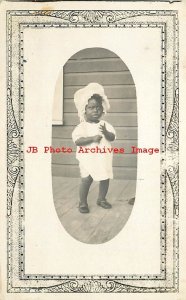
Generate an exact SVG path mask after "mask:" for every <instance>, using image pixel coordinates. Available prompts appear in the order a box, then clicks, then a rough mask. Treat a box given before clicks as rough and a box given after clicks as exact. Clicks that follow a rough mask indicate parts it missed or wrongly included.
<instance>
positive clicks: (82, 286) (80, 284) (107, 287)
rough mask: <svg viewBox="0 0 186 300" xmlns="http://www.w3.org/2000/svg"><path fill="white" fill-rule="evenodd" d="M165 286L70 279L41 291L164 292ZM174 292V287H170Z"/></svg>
mask: <svg viewBox="0 0 186 300" xmlns="http://www.w3.org/2000/svg"><path fill="white" fill-rule="evenodd" d="M165 290H166V291H167V289H166V288H164V287H157V288H152V287H138V286H133V285H128V284H122V283H119V282H117V281H114V280H101V281H98V280H83V281H79V280H70V281H68V282H65V283H63V284H59V285H55V286H50V287H47V288H39V292H42V293H45V292H48V293H61V292H67V293H142V292H148V293H151V292H164V291H165ZM168 290H169V292H173V291H174V288H172V287H171V288H168Z"/></svg>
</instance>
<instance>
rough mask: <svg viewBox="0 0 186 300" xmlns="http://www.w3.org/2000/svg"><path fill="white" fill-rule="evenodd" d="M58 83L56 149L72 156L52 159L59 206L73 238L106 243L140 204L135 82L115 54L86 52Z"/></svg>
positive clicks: (66, 67) (75, 58)
mask: <svg viewBox="0 0 186 300" xmlns="http://www.w3.org/2000/svg"><path fill="white" fill-rule="evenodd" d="M61 73H62V72H61ZM59 76H61V74H59ZM61 77H62V76H61ZM58 85H63V95H61V94H60V95H57V93H55V95H56V96H58V97H59V98H58V101H60V100H61V105H62V102H63V105H62V107H63V124H62V125H53V128H52V145H53V146H54V147H55V148H62V147H66V149H67V150H68V148H70V149H72V152H70V153H69V152H65V153H61V152H54V153H53V154H52V175H53V179H52V180H53V196H54V203H55V208H56V211H57V214H58V217H59V219H60V221H61V223H62V225H63V226H64V228H65V229H66V230H67V232H68V233H69V234H71V235H72V236H73V237H74V238H76V239H78V240H79V241H81V242H84V243H90V244H99V243H104V242H107V241H108V240H110V239H112V238H113V237H114V236H115V235H116V234H117V233H118V232H119V231H120V230H121V229H122V228H123V226H124V225H125V223H126V222H127V220H128V218H129V216H130V213H131V210H132V208H133V205H134V200H135V189H136V175H137V154H132V153H131V146H132V145H135V146H137V103H136V90H135V84H134V81H133V78H132V75H131V73H130V71H129V69H128V68H127V66H126V64H125V63H124V62H123V61H122V60H121V59H120V58H119V57H118V56H117V55H116V54H115V53H113V52H111V51H109V50H107V49H104V48H88V49H83V50H81V51H79V52H78V53H76V54H74V55H73V56H72V57H71V58H70V59H69V60H68V61H67V62H66V64H65V65H64V67H63V77H62V78H61V80H58V81H57V85H56V90H61V89H60V88H59V87H58ZM55 102H56V101H55V100H54V103H55ZM78 140H79V143H78ZM95 147H97V149H96V148H95ZM76 148H77V150H76ZM86 149H87V153H86ZM88 149H89V150H88ZM96 150H98V151H96ZM54 151H55V150H54ZM88 151H89V152H90V153H88ZM80 177H81V179H80ZM62 187H63V188H62Z"/></svg>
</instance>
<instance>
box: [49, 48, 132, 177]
mask: <svg viewBox="0 0 186 300" xmlns="http://www.w3.org/2000/svg"><path fill="white" fill-rule="evenodd" d="M63 80H64V82H63V84H64V95H63V96H64V103H63V105H64V124H63V125H56V126H53V130H52V132H53V136H52V145H53V146H54V147H62V146H64V147H71V148H73V151H74V152H73V154H53V157H52V171H53V175H55V176H67V177H68V176H70V177H71V176H72V177H79V168H78V162H77V160H76V158H75V148H76V147H75V146H74V144H73V142H72V139H71V133H72V131H73V129H74V127H75V126H76V125H77V124H79V118H78V116H77V111H76V108H75V105H74V101H73V96H74V93H75V92H76V91H77V90H78V89H80V88H82V87H84V86H85V85H87V84H88V83H90V82H98V83H100V84H102V85H103V86H104V89H105V93H106V95H107V97H108V98H109V101H110V105H111V109H110V111H109V113H108V114H107V115H106V116H105V117H104V119H105V120H107V121H108V122H110V123H111V124H112V125H113V126H114V128H115V129H116V134H117V139H116V141H115V142H113V147H118V148H120V147H122V148H125V154H114V160H113V167H114V177H115V178H117V179H135V178H136V173H137V157H136V155H134V154H130V152H131V146H133V145H137V104H136V91H135V86H134V82H133V79H132V76H131V74H130V71H129V70H128V68H127V66H126V65H125V64H124V63H123V62H122V61H121V59H120V58H119V57H118V56H116V55H115V54H114V53H112V52H110V51H108V50H106V49H102V48H90V49H85V50H82V51H80V52H78V53H77V54H75V55H74V56H73V57H71V59H70V60H69V61H68V62H67V63H66V64H65V66H64V78H63Z"/></svg>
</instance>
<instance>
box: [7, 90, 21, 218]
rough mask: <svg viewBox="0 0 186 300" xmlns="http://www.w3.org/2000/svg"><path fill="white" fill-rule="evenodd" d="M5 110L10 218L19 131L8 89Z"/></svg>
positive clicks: (17, 156) (16, 175)
mask: <svg viewBox="0 0 186 300" xmlns="http://www.w3.org/2000/svg"><path fill="white" fill-rule="evenodd" d="M7 108H8V109H7V111H8V122H7V123H8V125H7V198H8V201H7V213H8V216H10V215H11V210H12V198H13V193H14V187H15V184H16V180H17V177H18V174H19V166H18V160H19V148H18V145H17V139H18V137H19V129H18V126H17V123H16V120H15V116H14V111H13V107H12V102H11V97H10V92H9V89H8V97H7Z"/></svg>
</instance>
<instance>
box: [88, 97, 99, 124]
mask: <svg viewBox="0 0 186 300" xmlns="http://www.w3.org/2000/svg"><path fill="white" fill-rule="evenodd" d="M102 114H103V106H102V104H101V103H100V102H99V101H97V100H96V99H94V98H92V99H90V100H89V101H88V104H87V106H86V107H85V116H86V120H87V121H88V122H95V123H96V122H98V121H99V119H100V118H101V116H102Z"/></svg>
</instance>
